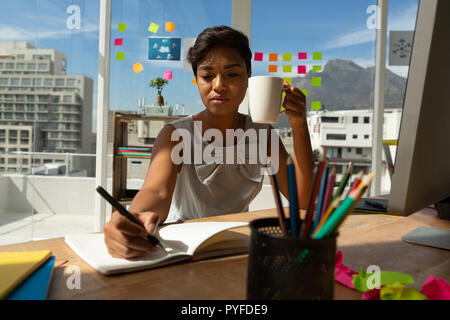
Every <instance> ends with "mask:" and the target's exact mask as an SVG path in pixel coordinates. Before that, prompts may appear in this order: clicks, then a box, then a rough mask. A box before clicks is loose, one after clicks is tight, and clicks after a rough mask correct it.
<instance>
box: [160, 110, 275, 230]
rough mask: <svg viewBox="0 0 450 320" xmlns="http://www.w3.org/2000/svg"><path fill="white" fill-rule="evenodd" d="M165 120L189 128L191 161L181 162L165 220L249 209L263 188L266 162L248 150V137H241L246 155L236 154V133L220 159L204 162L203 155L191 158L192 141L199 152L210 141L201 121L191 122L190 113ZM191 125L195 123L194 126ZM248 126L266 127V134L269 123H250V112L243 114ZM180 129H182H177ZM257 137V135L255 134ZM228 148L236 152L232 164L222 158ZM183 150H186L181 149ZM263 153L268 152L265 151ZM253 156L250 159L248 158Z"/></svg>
mask: <svg viewBox="0 0 450 320" xmlns="http://www.w3.org/2000/svg"><path fill="white" fill-rule="evenodd" d="M168 124H171V125H173V126H174V127H175V128H176V129H185V130H187V131H184V132H185V133H186V132H189V134H190V141H191V142H190V144H191V156H190V158H191V161H187V162H189V163H185V162H186V161H183V163H182V165H181V170H180V172H179V173H178V176H177V180H176V185H175V189H174V192H173V196H172V203H171V206H170V210H169V215H168V217H167V219H166V222H173V221H180V220H181V221H184V220H189V219H196V218H204V217H212V216H217V215H222V214H227V213H238V212H244V211H248V206H249V204H250V202H251V201H252V200H253V199H254V198H255V197H256V195H257V194H258V193H259V191H260V190H261V188H262V184H263V175H262V174H263V173H264V170H265V169H264V168H265V167H266V166H265V163H266V162H267V161H266V160H260V157H257V161H255V158H254V156H255V155H254V152H253V153H252V154H249V143H248V139H245V140H244V141H245V142H246V145H245V147H246V152H245V157H242V152H241V153H240V156H237V155H238V154H239V152H237V150H236V149H237V145H238V143H239V141H241V138H242V136H241V137H240V138H239V137H238V143H237V144H236V145H233V144H231V145H227V147H225V148H223V149H222V150H223V157H222V158H223V159H224V160H223V163H216V162H219V161H216V162H213V161H209V163H207V162H205V160H204V159H203V157H201V159H199V160H198V161H196V162H197V163H195V162H194V161H193V159H194V157H193V153H194V148H195V147H194V144H195V143H196V142H195V141H197V150H200V144H201V150H202V153H201V154H203V150H204V149H205V147H207V146H208V145H210V144H211V143H210V142H209V141H208V140H207V139H204V137H203V136H202V130H201V128H199V126H198V125H199V124H200V125H201V122H200V121H199V120H198V121H195V122H194V119H193V117H192V116H188V117H185V118H182V119H178V120H175V121H172V122H169V123H167V124H166V125H168ZM194 125H195V126H196V129H195V130H194ZM249 128H254V129H256V132H257V133H258V132H259V131H258V130H259V129H265V130H266V131H267V135H268V131H269V130H268V129H270V126H269V125H268V124H256V123H253V122H252V120H251V118H250V116H248V115H245V129H244V131H246V130H247V129H249ZM181 131H182V130H180V131H178V132H181ZM244 137H245V136H244ZM257 138H258V139H259V135H258V134H257ZM223 139H224V141H225V137H223ZM177 141H179V140H177ZM200 141H201V143H200ZM258 141H259V140H258ZM241 143H242V141H241ZM266 145H267V143H266ZM180 146H181V142H180ZM212 146H215V145H214V142H213V143H212V144H211V146H210V148H211V147H212ZM174 148H175V147H174ZM230 149H233V150H234V155H235V157H234V159H235V160H234V161H231V162H232V164H229V161H225V159H227V158H226V154H227V153H228V152H230ZM210 150H211V149H210ZM241 150H242V148H241ZM253 150H255V149H253ZM183 152H186V150H185V149H183ZM209 152H210V154H212V153H211V151H209ZM258 152H259V151H258ZM197 154H198V153H197ZM265 154H267V152H266V153H265ZM214 155H215V153H214ZM236 157H240V158H241V160H240V161H236V159H237V158H236ZM252 157H253V160H251V158H252ZM243 158H245V159H243ZM183 159H185V158H183ZM200 162H201V163H200ZM225 162H226V163H225ZM264 162H265V163H264ZM255 163H256V164H255Z"/></svg>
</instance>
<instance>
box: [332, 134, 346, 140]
mask: <svg viewBox="0 0 450 320" xmlns="http://www.w3.org/2000/svg"><path fill="white" fill-rule="evenodd" d="M346 138H347V136H346V135H345V134H338V133H327V140H345V139H346Z"/></svg>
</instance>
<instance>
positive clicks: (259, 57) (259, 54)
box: [255, 52, 263, 61]
mask: <svg viewBox="0 0 450 320" xmlns="http://www.w3.org/2000/svg"><path fill="white" fill-rule="evenodd" d="M255 61H263V53H262V52H255Z"/></svg>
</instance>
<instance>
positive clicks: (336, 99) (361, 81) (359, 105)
mask: <svg viewBox="0 0 450 320" xmlns="http://www.w3.org/2000/svg"><path fill="white" fill-rule="evenodd" d="M312 77H321V78H322V83H321V86H320V87H312V86H311V78H312ZM374 81H375V68H374V67H368V68H363V67H361V66H359V65H357V64H356V63H354V62H353V61H349V60H341V59H335V60H330V61H328V62H327V64H326V65H325V67H324V68H323V71H322V72H312V71H310V72H308V73H307V74H306V75H305V76H304V77H295V78H292V85H293V86H296V87H298V88H300V89H307V90H308V96H307V98H306V99H307V101H308V110H310V102H311V101H320V102H321V104H322V110H323V109H326V110H330V111H334V110H349V109H372V108H373V94H374V93H373V91H374ZM405 87H406V78H403V77H400V76H398V75H396V74H394V73H392V72H391V71H390V70H388V69H386V73H385V95H384V102H385V108H402V106H403V96H404V93H405ZM288 126H289V125H288V122H287V116H286V115H285V114H282V115H281V116H280V118H279V121H278V122H277V123H276V124H275V125H274V127H276V128H282V127H288Z"/></svg>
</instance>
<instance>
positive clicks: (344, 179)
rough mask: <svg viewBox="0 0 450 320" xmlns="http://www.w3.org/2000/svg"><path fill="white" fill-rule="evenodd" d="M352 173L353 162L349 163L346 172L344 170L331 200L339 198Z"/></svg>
mask: <svg viewBox="0 0 450 320" xmlns="http://www.w3.org/2000/svg"><path fill="white" fill-rule="evenodd" d="M352 171H353V162H352V163H350V164H349V166H348V167H347V170H345V173H344V176H343V177H342V179H341V183H340V184H339V187H338V189H337V190H336V193H335V194H334V196H333V200H335V199H336V198H337V197H340V196H341V194H342V192H344V189H345V185H346V184H347V182H348V180H349V178H350V175H351V174H352Z"/></svg>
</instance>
